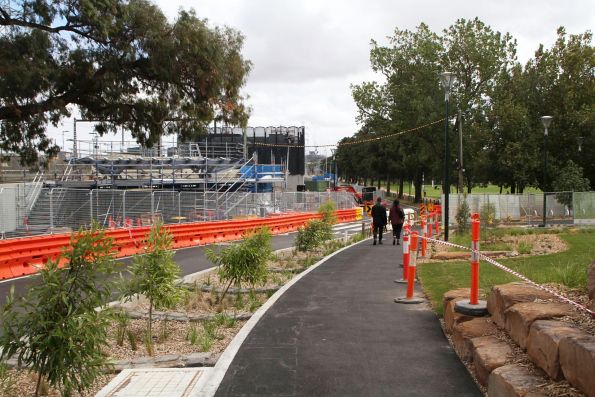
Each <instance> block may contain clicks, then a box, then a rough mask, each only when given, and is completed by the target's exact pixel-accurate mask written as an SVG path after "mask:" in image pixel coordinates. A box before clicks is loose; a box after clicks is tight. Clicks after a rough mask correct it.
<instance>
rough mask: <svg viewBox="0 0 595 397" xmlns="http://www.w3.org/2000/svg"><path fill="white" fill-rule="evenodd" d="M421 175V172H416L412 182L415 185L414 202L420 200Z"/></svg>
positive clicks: (421, 188)
mask: <svg viewBox="0 0 595 397" xmlns="http://www.w3.org/2000/svg"><path fill="white" fill-rule="evenodd" d="M421 175H422V174H421V172H419V173H417V174H416V175H415V178H414V180H413V184H414V186H415V202H416V203H419V202H421V192H422V190H423V185H422V179H421Z"/></svg>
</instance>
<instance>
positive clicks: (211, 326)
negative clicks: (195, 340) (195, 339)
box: [202, 320, 223, 339]
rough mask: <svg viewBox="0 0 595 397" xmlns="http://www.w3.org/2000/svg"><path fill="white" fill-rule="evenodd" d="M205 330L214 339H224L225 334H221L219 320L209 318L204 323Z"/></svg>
mask: <svg viewBox="0 0 595 397" xmlns="http://www.w3.org/2000/svg"><path fill="white" fill-rule="evenodd" d="M202 326H203V329H204V332H205V334H206V335H207V336H209V337H211V338H213V339H223V336H222V335H220V334H219V332H218V331H219V327H218V326H217V322H215V321H213V320H207V321H205V322H203V324H202Z"/></svg>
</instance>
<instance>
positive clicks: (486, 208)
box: [479, 203, 496, 227]
mask: <svg viewBox="0 0 595 397" xmlns="http://www.w3.org/2000/svg"><path fill="white" fill-rule="evenodd" d="M479 218H480V219H481V222H482V224H483V225H486V226H488V227H491V226H494V225H495V223H496V205H494V204H492V203H485V204H484V205H482V207H481V211H480V213H479Z"/></svg>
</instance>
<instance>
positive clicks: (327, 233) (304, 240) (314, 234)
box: [295, 219, 333, 252]
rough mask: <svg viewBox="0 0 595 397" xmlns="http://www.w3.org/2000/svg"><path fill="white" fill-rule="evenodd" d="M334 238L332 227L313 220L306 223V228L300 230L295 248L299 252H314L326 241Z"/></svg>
mask: <svg viewBox="0 0 595 397" xmlns="http://www.w3.org/2000/svg"><path fill="white" fill-rule="evenodd" d="M332 237H333V228H332V225H331V224H329V223H327V222H324V221H321V220H318V219H313V220H311V221H308V223H306V226H304V227H301V228H299V229H298V233H297V236H296V238H295V247H296V248H297V249H298V251H303V252H305V251H312V250H313V249H316V248H318V247H320V246H321V245H322V244H324V242H325V241H328V240H330V239H331V238H332Z"/></svg>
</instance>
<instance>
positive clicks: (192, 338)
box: [186, 324, 198, 345]
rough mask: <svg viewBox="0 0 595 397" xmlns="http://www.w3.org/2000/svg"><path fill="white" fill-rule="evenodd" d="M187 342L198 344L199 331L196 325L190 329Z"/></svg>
mask: <svg viewBox="0 0 595 397" xmlns="http://www.w3.org/2000/svg"><path fill="white" fill-rule="evenodd" d="M186 340H187V341H188V342H190V344H191V345H196V342H198V329H197V328H196V325H194V324H192V325H191V326H190V329H189V330H188V333H187V334H186Z"/></svg>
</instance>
